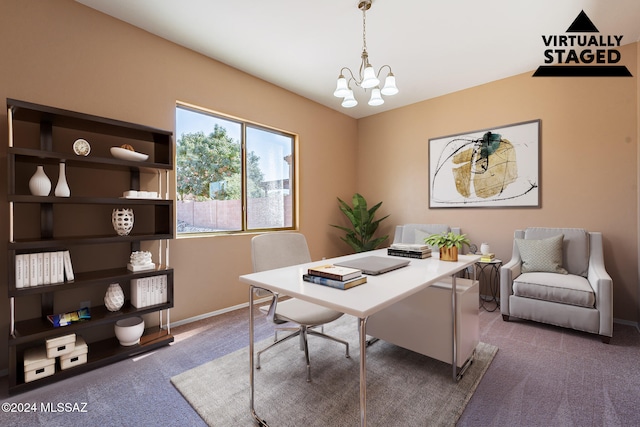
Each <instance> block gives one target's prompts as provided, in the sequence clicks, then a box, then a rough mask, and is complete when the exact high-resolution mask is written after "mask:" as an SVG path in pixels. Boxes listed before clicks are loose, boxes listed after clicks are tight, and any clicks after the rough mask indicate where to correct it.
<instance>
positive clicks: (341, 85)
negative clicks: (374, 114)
mask: <svg viewBox="0 0 640 427" xmlns="http://www.w3.org/2000/svg"><path fill="white" fill-rule="evenodd" d="M348 93H349V86H347V79H345V78H344V76H343V75H342V74H340V76H338V83H337V85H336V90H335V92H333V96H335V97H338V98H344V97H345V96H347V95H348Z"/></svg>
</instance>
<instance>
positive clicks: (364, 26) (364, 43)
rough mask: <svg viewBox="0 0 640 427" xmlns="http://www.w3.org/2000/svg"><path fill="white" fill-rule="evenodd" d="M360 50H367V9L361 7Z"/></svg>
mask: <svg viewBox="0 0 640 427" xmlns="http://www.w3.org/2000/svg"><path fill="white" fill-rule="evenodd" d="M362 50H363V51H364V52H366V51H367V9H366V8H364V7H363V8H362Z"/></svg>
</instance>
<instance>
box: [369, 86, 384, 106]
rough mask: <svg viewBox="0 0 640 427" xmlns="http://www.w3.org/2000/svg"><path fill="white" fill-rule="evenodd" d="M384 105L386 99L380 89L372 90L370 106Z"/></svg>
mask: <svg viewBox="0 0 640 427" xmlns="http://www.w3.org/2000/svg"><path fill="white" fill-rule="evenodd" d="M382 104H384V99H382V96H381V95H380V88H379V87H375V88H373V90H371V99H369V105H371V106H372V107H377V106H378V105H382Z"/></svg>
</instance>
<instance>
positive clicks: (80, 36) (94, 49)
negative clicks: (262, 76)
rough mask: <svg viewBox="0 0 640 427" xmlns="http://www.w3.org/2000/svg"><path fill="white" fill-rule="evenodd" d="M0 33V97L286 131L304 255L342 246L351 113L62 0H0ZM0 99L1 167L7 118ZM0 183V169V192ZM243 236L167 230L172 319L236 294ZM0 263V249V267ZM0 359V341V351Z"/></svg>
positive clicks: (2, 269)
mask: <svg viewBox="0 0 640 427" xmlns="http://www.w3.org/2000/svg"><path fill="white" fill-rule="evenodd" d="M0 40H2V43H0V57H1V58H2V67H0V100H2V101H1V102H2V103H4V102H5V101H4V100H5V99H6V98H14V99H20V100H25V101H30V102H35V103H39V104H44V105H51V106H55V107H60V108H65V109H69V110H74V111H81V112H85V113H89V114H94V115H100V116H105V117H109V118H114V119H119V120H124V121H129V122H134V123H140V124H144V125H148V126H154V127H158V128H162V129H169V130H174V129H175V123H174V122H175V105H176V100H180V101H184V102H187V103H191V104H195V105H200V106H203V107H207V108H209V109H213V110H217V111H220V112H223V113H226V114H230V115H233V116H237V117H240V118H244V119H247V120H251V121H254V122H258V123H263V124H267V125H269V126H273V127H276V128H280V129H284V130H287V131H290V132H294V133H296V134H297V135H298V136H299V165H300V177H299V178H300V181H299V187H300V188H301V189H302V190H303V191H302V192H301V194H300V215H299V216H300V230H301V231H302V232H303V233H304V234H305V235H306V237H307V239H308V242H309V246H310V249H311V254H312V257H313V258H314V259H321V258H322V257H323V256H327V257H329V256H335V255H339V254H341V253H344V252H345V251H346V247H345V246H346V245H344V243H342V242H341V241H340V240H339V238H338V231H337V230H335V229H333V228H331V227H330V226H329V225H328V224H331V223H336V222H339V221H340V220H341V215H342V214H341V213H340V211H339V210H338V207H337V201H336V196H339V197H341V198H346V197H350V195H351V194H353V193H354V192H355V190H356V187H355V183H356V173H355V168H354V164H355V161H356V156H355V153H356V151H355V150H356V141H357V122H356V120H355V119H352V118H350V117H347V116H345V115H343V114H340V113H338V112H336V111H334V110H331V109H328V108H326V107H323V106H320V105H318V104H316V103H314V102H311V101H309V100H307V99H305V98H302V97H300V96H298V95H295V94H293V93H291V92H288V91H285V90H283V89H281V88H278V87H276V86H273V85H271V84H269V83H266V82H264V81H262V80H259V79H256V78H254V77H251V76H249V75H247V74H244V73H242V72H239V71H237V70H234V69H232V68H230V67H227V66H225V65H223V64H221V63H218V62H216V61H212V60H211V59H208V58H206V57H204V56H202V55H199V54H197V53H195V52H193V51H190V50H187V49H184V48H182V47H179V46H177V45H175V44H173V43H170V42H167V41H165V40H162V39H160V38H158V37H155V36H152V35H150V34H149V33H146V32H144V31H142V30H139V29H137V28H134V27H132V26H130V25H128V24H125V23H123V22H121V21H118V20H115V19H113V18H110V17H108V16H106V15H103V14H101V13H98V12H96V11H94V10H92V9H90V8H87V7H85V6H83V5H80V4H78V3H75V2H73V1H71V0H57V1H55V2H51V1H38V0H10V1H2V2H0ZM213 42H215V41H212V43H213ZM220 42H222V41H220ZM2 111H3V112H2V113H0V153H1V157H2V158H1V159H0V164H1V165H3V166H2V170H4V168H5V166H4V165H6V148H5V147H6V146H7V143H6V142H7V120H6V112H5V111H6V110H5V109H4V108H3V109H2ZM335 153H340V156H335V155H334V154H335ZM6 188H7V185H6V173H2V174H0V191H1V192H2V194H3V197H2V199H3V200H4V201H5V202H6V190H5V189H6ZM3 206H4V207H3V208H2V209H0V221H1V222H2V224H5V225H4V226H3V227H0V230H1V231H0V241H2V242H5V241H7V224H8V220H7V218H8V216H7V212H8V209H7V207H6V206H7V205H6V204H3ZM250 239H251V235H242V236H220V237H215V238H195V239H178V240H173V241H172V242H171V244H170V248H171V258H170V261H171V265H172V266H173V267H174V268H175V282H176V283H175V308H174V309H173V310H172V311H171V320H172V321H178V320H182V319H187V318H190V317H194V316H198V315H201V314H203V313H209V312H212V311H215V310H220V309H223V308H226V307H231V306H234V305H237V304H241V303H244V302H246V301H247V299H248V291H247V287H246V286H244V285H241V284H240V283H239V282H238V276H239V275H240V274H244V273H248V272H250V271H251V262H250V251H249V244H250ZM3 248H6V246H4V245H3ZM5 275H6V256H2V257H0V277H3V276H5ZM0 283H1V285H0V295H4V296H6V295H7V290H6V282H5V281H4V280H0ZM8 306H9V304H8V302H7V301H6V300H4V301H3V302H1V303H0V318H1V319H2V320H1V322H2V323H1V326H2V327H1V328H0V335H1V336H2V337H6V336H7V334H8V319H9V313H8ZM18 308H19V310H21V311H20V313H19V314H20V315H21V314H22V313H25V312H28V311H30V312H32V307H26V308H25V307H24V304H21V305H19V307H18ZM29 309H31V310H29ZM30 315H31V314H30ZM3 367H6V351H3V352H0V369H2V368H3Z"/></svg>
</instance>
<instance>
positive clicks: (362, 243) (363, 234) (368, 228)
mask: <svg viewBox="0 0 640 427" xmlns="http://www.w3.org/2000/svg"><path fill="white" fill-rule="evenodd" d="M351 201H352V203H353V207H351V206H349V205H348V204H347V203H346V202H344V201H343V200H341V199H340V198H339V197H338V203H339V207H340V210H341V211H342V213H344V214H345V215H346V216H347V218H348V219H349V221H350V222H351V226H352V227H351V228H348V227H343V226H341V225H333V224H331V226H332V227H336V228H339V229H340V230H343V231H345V232H346V233H347V234H346V235H345V237H341V238H340V239H341V240H342V241H344V242H346V243H347V244H348V245H349V246H351V247H352V248H353V250H354V251H356V252H366V251H371V250H374V249H376V248H377V247H378V246H379V245H380V244H381V243H382V242H384V241H385V240H387V238H388V237H389V236H388V235H387V236H382V237H378V238H375V239H374V238H373V235H374V233H375V232H376V230H377V229H378V225H380V222H382V220H384V219H385V218H387V217H388V216H389V215H387V216H385V217H383V218H380V219H374V218H375V213H376V211H377V210H378V208H379V207H380V205H382V202H380V203H378V204H377V205H375V206H373V207H372V208H371V209H369V208H368V207H367V201H366V200H365V198H364V197H362V195H360V194H358V193H356V194H354V195H353V198H352V200H351Z"/></svg>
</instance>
